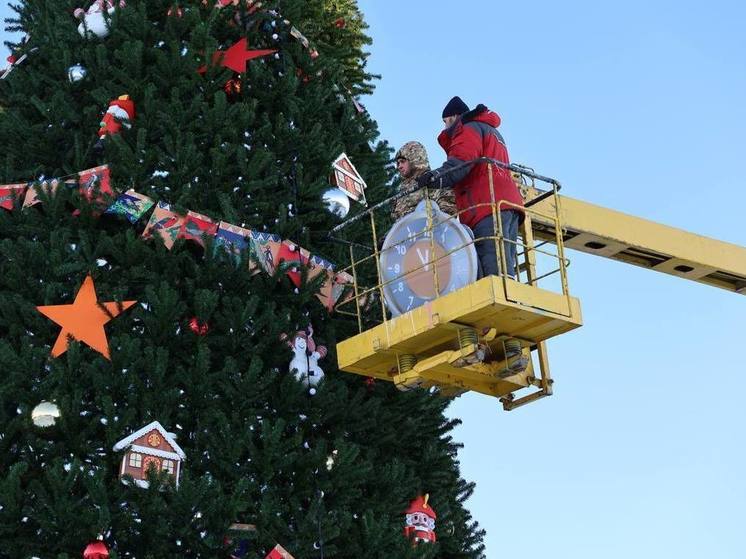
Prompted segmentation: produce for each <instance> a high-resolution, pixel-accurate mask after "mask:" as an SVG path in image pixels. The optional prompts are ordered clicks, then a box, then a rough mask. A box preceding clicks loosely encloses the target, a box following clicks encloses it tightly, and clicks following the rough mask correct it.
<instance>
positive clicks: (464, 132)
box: [433, 105, 523, 227]
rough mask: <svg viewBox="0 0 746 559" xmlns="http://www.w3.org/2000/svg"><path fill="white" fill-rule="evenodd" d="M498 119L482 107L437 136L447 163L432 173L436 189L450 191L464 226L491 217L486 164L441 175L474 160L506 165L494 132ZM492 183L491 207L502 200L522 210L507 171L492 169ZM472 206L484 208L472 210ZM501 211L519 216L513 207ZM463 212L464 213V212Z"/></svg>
mask: <svg viewBox="0 0 746 559" xmlns="http://www.w3.org/2000/svg"><path fill="white" fill-rule="evenodd" d="M498 126H500V117H499V116H498V115H497V113H493V112H492V111H491V110H489V109H488V108H487V107H485V106H484V105H478V106H477V107H476V108H475V109H473V110H471V111H469V112H467V113H464V114H463V115H462V116H461V118H460V119H458V120H457V121H456V122H455V123H453V125H451V126H450V127H449V128H447V129H445V130H443V132H441V133H440V135H439V136H438V143H439V144H440V145H441V147H442V148H443V149H444V150H445V152H446V155H447V157H448V160H447V161H446V162H445V163H444V164H443V166H442V167H440V168H439V169H436V170H435V171H433V174H434V176H435V177H434V178H435V183H436V185H437V186H441V185H442V186H445V187H451V188H453V190H454V193H455V195H456V207H457V208H458V209H459V211H461V212H462V213H461V215H460V218H459V219H460V220H461V223H463V224H464V225H468V226H469V227H474V225H476V224H477V223H479V222H480V221H481V220H482V219H484V218H485V217H487V216H489V215H492V208H491V207H490V206H489V203H490V202H491V201H492V198H491V196H490V188H489V184H490V183H489V176H488V169H489V167H488V166H487V164H486V163H479V164H476V165H472V166H466V167H464V168H462V169H460V170H458V171H454V172H452V173H448V174H445V172H446V171H448V170H449V169H451V168H453V167H456V166H457V165H460V164H462V163H464V162H466V161H471V160H472V159H476V158H478V157H490V158H492V159H496V160H497V161H502V162H503V163H505V164H509V163H510V160H509V159H508V149H507V148H506V147H505V140H503V137H502V136H501V135H500V132H498V131H497V127H498ZM492 173H493V175H492V179H493V185H494V192H495V203H497V202H499V201H500V200H506V201H508V202H511V203H513V204H516V205H517V206H520V207H523V199H522V198H521V193H520V192H519V191H518V187H517V186H516V184H515V183H514V182H513V179H512V177H511V176H510V171H508V170H507V169H502V168H500V167H497V166H495V165H493V166H492ZM476 204H487V205H484V206H477V207H474V206H475V205H476ZM500 209H501V210H513V211H518V212H520V213H521V214H523V211H522V210H521V209H516V208H515V207H514V206H506V205H502V206H500ZM464 210H466V211H464Z"/></svg>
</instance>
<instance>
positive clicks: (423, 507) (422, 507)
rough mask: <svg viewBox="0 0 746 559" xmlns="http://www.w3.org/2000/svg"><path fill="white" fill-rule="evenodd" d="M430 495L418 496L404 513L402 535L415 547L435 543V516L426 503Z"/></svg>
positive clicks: (431, 508)
mask: <svg viewBox="0 0 746 559" xmlns="http://www.w3.org/2000/svg"><path fill="white" fill-rule="evenodd" d="M429 497H430V495H425V496H424V497H423V496H422V495H420V496H419V497H417V498H416V499H415V500H414V501H412V502H411V503H409V508H407V510H406V511H404V514H405V517H404V535H405V536H406V537H407V538H409V539H410V540H412V544H413V545H416V544H418V543H420V542H435V540H436V538H435V519H436V518H437V515H436V514H435V511H434V510H433V507H431V506H430V505H429V504H428V503H427V501H428V499H429Z"/></svg>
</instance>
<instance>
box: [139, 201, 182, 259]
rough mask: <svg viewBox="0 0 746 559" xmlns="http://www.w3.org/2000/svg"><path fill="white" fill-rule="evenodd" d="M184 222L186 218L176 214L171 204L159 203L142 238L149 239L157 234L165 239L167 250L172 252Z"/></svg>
mask: <svg viewBox="0 0 746 559" xmlns="http://www.w3.org/2000/svg"><path fill="white" fill-rule="evenodd" d="M183 221H184V217H183V216H180V215H179V214H177V213H176V212H174V211H173V210H172V209H171V206H170V205H169V204H166V203H165V202H158V205H156V207H155V210H154V211H153V213H152V214H151V216H150V220H149V221H148V224H147V225H146V226H145V231H143V232H142V236H143V238H145V239H149V238H150V237H152V236H153V235H154V234H156V235H158V236H159V237H160V238H161V239H163V244H164V245H165V246H166V248H167V249H169V250H171V248H172V247H173V246H174V243H175V242H176V238H177V237H178V235H179V231H181V224H182V223H183Z"/></svg>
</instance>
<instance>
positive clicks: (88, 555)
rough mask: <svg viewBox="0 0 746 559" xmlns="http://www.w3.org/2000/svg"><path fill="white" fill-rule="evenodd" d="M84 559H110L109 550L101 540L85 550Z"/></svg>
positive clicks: (89, 545)
mask: <svg viewBox="0 0 746 559" xmlns="http://www.w3.org/2000/svg"><path fill="white" fill-rule="evenodd" d="M83 559H109V548H107V547H106V544H105V543H104V542H102V541H101V540H99V541H95V542H92V543H89V544H88V545H87V546H85V549H84V550H83Z"/></svg>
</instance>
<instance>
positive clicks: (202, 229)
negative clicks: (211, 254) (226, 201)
mask: <svg viewBox="0 0 746 559" xmlns="http://www.w3.org/2000/svg"><path fill="white" fill-rule="evenodd" d="M217 230H218V224H217V223H215V222H214V221H213V220H211V219H210V218H209V217H207V216H206V215H202V214H198V213H197V212H191V211H190V212H187V215H186V217H185V218H184V220H183V221H182V223H181V229H179V234H178V235H177V237H176V238H177V239H186V240H187V241H194V242H195V243H197V244H199V245H201V246H202V247H204V246H205V241H204V235H207V236H208V237H214V236H215V233H216V232H217Z"/></svg>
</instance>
